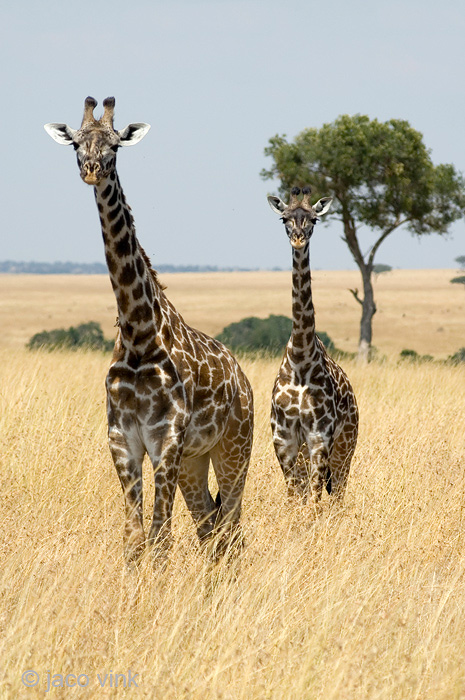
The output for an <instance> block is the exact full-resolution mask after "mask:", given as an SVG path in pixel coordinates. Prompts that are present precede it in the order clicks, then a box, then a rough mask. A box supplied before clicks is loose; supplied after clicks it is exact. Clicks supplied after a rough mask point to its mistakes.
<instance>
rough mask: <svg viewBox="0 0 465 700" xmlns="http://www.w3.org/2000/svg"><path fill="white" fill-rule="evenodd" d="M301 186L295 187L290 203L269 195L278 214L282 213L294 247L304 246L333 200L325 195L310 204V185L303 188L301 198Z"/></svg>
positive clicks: (269, 199)
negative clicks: (300, 197) (300, 196)
mask: <svg viewBox="0 0 465 700" xmlns="http://www.w3.org/2000/svg"><path fill="white" fill-rule="evenodd" d="M300 192H301V190H300V187H293V188H292V190H291V198H290V200H289V204H287V205H286V204H285V203H284V202H283V201H282V200H281V199H280V198H279V197H273V196H272V195H268V204H269V205H270V207H271V208H272V209H273V211H274V212H276V214H280V215H281V220H282V221H283V222H284V225H285V227H286V233H287V235H288V236H289V240H290V242H291V245H292V247H293V248H297V249H299V248H303V247H304V246H305V245H306V244H307V243H308V241H309V240H310V237H311V235H312V233H313V229H314V227H315V224H316V222H317V221H318V219H319V218H320V216H323V214H326V212H327V211H328V210H329V208H330V206H331V202H332V201H333V200H332V198H331V197H323V198H322V199H320V200H319V201H318V202H317V203H316V204H314V205H313V206H312V205H311V204H310V193H311V189H310V187H304V188H303V189H302V194H303V197H302V199H301V200H299V194H300Z"/></svg>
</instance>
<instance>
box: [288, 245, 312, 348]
mask: <svg viewBox="0 0 465 700" xmlns="http://www.w3.org/2000/svg"><path fill="white" fill-rule="evenodd" d="M290 350H291V353H292V357H293V359H295V360H296V361H300V360H303V359H304V358H310V357H311V356H312V355H314V353H315V351H316V350H317V343H316V334H315V310H314V308H313V301H312V282H311V275H310V257H309V243H306V245H305V246H304V247H303V248H300V249H296V248H293V249H292V335H291V343H290Z"/></svg>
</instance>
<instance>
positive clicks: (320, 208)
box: [313, 197, 333, 217]
mask: <svg viewBox="0 0 465 700" xmlns="http://www.w3.org/2000/svg"><path fill="white" fill-rule="evenodd" d="M332 201H333V198H332V197H322V198H321V199H319V200H318V202H317V203H316V204H314V205H313V209H314V210H315V213H316V215H317V216H318V217H320V216H323V214H327V213H328V211H329V208H330V206H331V204H332Z"/></svg>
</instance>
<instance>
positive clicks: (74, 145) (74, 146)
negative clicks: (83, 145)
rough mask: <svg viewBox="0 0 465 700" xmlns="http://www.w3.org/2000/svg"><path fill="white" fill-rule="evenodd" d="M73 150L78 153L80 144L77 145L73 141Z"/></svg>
mask: <svg viewBox="0 0 465 700" xmlns="http://www.w3.org/2000/svg"><path fill="white" fill-rule="evenodd" d="M73 148H74V150H75V151H77V149H78V148H79V144H78V143H76V141H73Z"/></svg>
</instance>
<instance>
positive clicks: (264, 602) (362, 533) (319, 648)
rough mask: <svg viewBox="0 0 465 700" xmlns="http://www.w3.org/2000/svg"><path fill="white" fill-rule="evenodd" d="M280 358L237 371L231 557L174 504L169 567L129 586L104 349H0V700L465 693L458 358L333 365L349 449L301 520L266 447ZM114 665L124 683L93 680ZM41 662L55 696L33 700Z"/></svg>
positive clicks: (464, 499)
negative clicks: (350, 396)
mask: <svg viewBox="0 0 465 700" xmlns="http://www.w3.org/2000/svg"><path fill="white" fill-rule="evenodd" d="M84 320H89V316H88V315H87V318H86V319H84ZM39 330H41V329H39ZM453 349H454V348H451V351H452V350H453ZM425 351H426V349H425ZM278 362H279V360H264V359H263V360H255V361H251V360H249V361H243V363H242V364H243V366H244V369H245V370H246V372H247V374H248V376H249V377H250V379H251V381H252V383H253V386H254V391H255V400H256V437H255V445H254V452H253V457H252V463H251V467H250V472H249V478H248V482H247V486H246V492H245V498H244V509H243V527H244V531H245V536H246V541H247V547H246V549H245V551H244V553H243V554H242V555H241V556H240V557H239V558H238V560H237V561H236V562H230V563H229V564H225V563H224V564H220V565H219V566H218V567H216V568H215V569H214V570H212V569H211V568H210V567H209V566H208V564H207V562H206V560H205V558H204V557H203V555H202V554H201V553H200V552H199V549H198V546H197V542H196V536H195V532H194V528H193V525H192V522H191V519H190V516H189V515H188V513H187V511H186V508H185V506H184V504H183V502H182V500H181V499H180V498H177V501H176V508H175V514H174V518H173V520H174V522H173V525H174V533H175V538H176V540H175V546H174V549H173V552H172V554H171V557H170V561H169V564H168V566H167V567H166V568H165V569H164V570H160V569H157V568H155V569H154V568H153V567H152V566H151V563H150V561H149V559H147V561H145V562H144V565H143V566H142V570H141V573H140V576H139V577H136V576H135V575H129V574H127V573H126V571H125V568H124V565H123V557H122V525H123V501H122V495H121V492H120V487H119V483H118V480H117V477H116V473H115V470H114V468H113V465H112V462H111V459H110V455H109V452H108V449H107V446H106V425H105V423H106V419H105V407H104V402H105V398H104V389H103V379H104V375H105V373H106V367H107V365H108V358H105V357H102V356H100V355H98V354H92V353H74V354H73V353H55V354H47V353H28V352H27V351H25V350H22V349H20V348H17V349H15V350H14V352H12V351H11V347H3V348H1V349H0V373H1V380H0V382H1V383H0V387H1V403H2V406H1V413H0V428H1V429H0V439H1V442H2V444H1V450H0V455H1V457H0V459H1V470H0V478H1V486H2V491H1V493H2V499H1V506H0V507H1V515H0V523H1V529H0V537H1V550H2V566H1V568H0V591H1V602H0V658H1V660H2V664H1V671H0V689H1V690H0V697H1V698H29V697H31V698H33V697H55V698H70V697H86V698H115V697H123V696H124V697H134V698H151V699H152V698H156V699H158V698H168V699H173V700H187V699H189V700H210V699H211V700H219V699H224V700H229V699H231V700H255V699H257V700H259V699H260V700H263V699H270V700H283V699H292V700H294V699H308V700H317V699H320V698H321V699H323V698H324V699H325V700H332V699H334V700H336V699H337V700H341V699H344V700H345V699H347V700H352V699H354V700H355V699H357V700H359V699H361V698H363V699H366V698H377V699H378V698H382V699H386V700H397V699H399V700H400V699H404V698H408V699H410V698H412V699H417V698H418V699H420V698H421V699H425V700H426V699H434V700H450V699H451V698H464V697H465V664H464V653H465V617H464V614H463V611H464V609H465V516H464V505H465V496H464V466H465V440H464V435H465V391H464V389H465V380H464V370H463V368H459V367H456V368H454V367H450V366H445V365H439V364H433V363H427V364H419V365H415V364H402V365H399V364H396V362H395V361H392V360H391V361H389V362H386V363H382V364H372V365H370V366H368V367H360V366H358V365H357V364H355V363H351V362H349V363H345V369H346V370H347V372H348V374H349V376H350V378H351V381H352V383H353V385H354V388H355V390H356V393H357V396H358V401H359V405H360V414H361V430H360V437H359V444H358V448H357V451H356V454H355V459H354V462H353V466H352V471H351V477H350V480H349V487H348V492H347V496H346V500H345V503H344V506H343V508H342V511H340V512H333V511H332V510H331V509H330V508H328V507H327V503H328V499H327V498H326V500H325V508H324V510H323V514H322V516H321V517H320V518H319V519H317V520H315V519H314V517H313V515H312V513H311V511H310V510H309V509H307V508H306V507H303V506H300V505H298V504H296V503H292V502H289V501H288V500H287V498H286V495H285V490H284V484H283V479H282V476H281V474H280V473H279V468H278V465H277V462H276V459H275V457H274V454H273V450H272V445H271V440H270V430H269V424H268V414H269V400H270V392H271V386H272V383H273V379H274V375H275V372H276V369H277V365H278ZM150 471H151V468H150V465H149V464H146V470H145V472H146V474H145V487H146V493H147V496H146V500H145V508H144V511H145V515H146V518H147V521H148V520H149V519H150V511H151V499H152V494H153V490H152V483H151V475H150ZM27 670H35V671H36V672H37V673H38V674H39V679H38V685H37V686H35V687H33V688H27V687H25V685H24V683H23V682H22V674H23V673H24V672H25V671H27ZM129 670H130V671H131V674H132V677H134V674H138V675H137V676H136V682H137V687H136V686H135V685H134V683H133V684H132V685H131V688H126V689H125V688H124V687H122V686H121V684H122V682H123V679H122V677H121V678H120V679H119V683H120V686H119V687H118V688H115V687H113V688H111V687H110V686H109V682H110V678H114V674H126V677H127V674H128V671H129ZM47 671H48V672H50V677H53V676H55V682H56V683H59V682H60V677H59V676H57V675H56V674H61V676H62V679H63V681H62V682H63V685H65V687H63V688H60V687H52V688H51V689H50V691H49V693H47V692H46V690H47ZM111 673H112V674H113V675H112V676H110V674H111ZM67 674H74V676H78V675H79V674H85V676H81V678H80V681H81V683H84V684H85V683H86V682H87V683H88V685H87V687H85V688H79V687H66V676H67ZM97 674H100V677H101V679H102V680H103V678H104V676H105V674H107V684H106V687H104V688H101V687H100V684H99V680H98V677H97ZM86 678H87V679H88V680H87V681H86ZM30 679H31V676H29V677H27V678H26V680H30ZM73 682H74V679H73V677H72V676H68V683H73Z"/></svg>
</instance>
